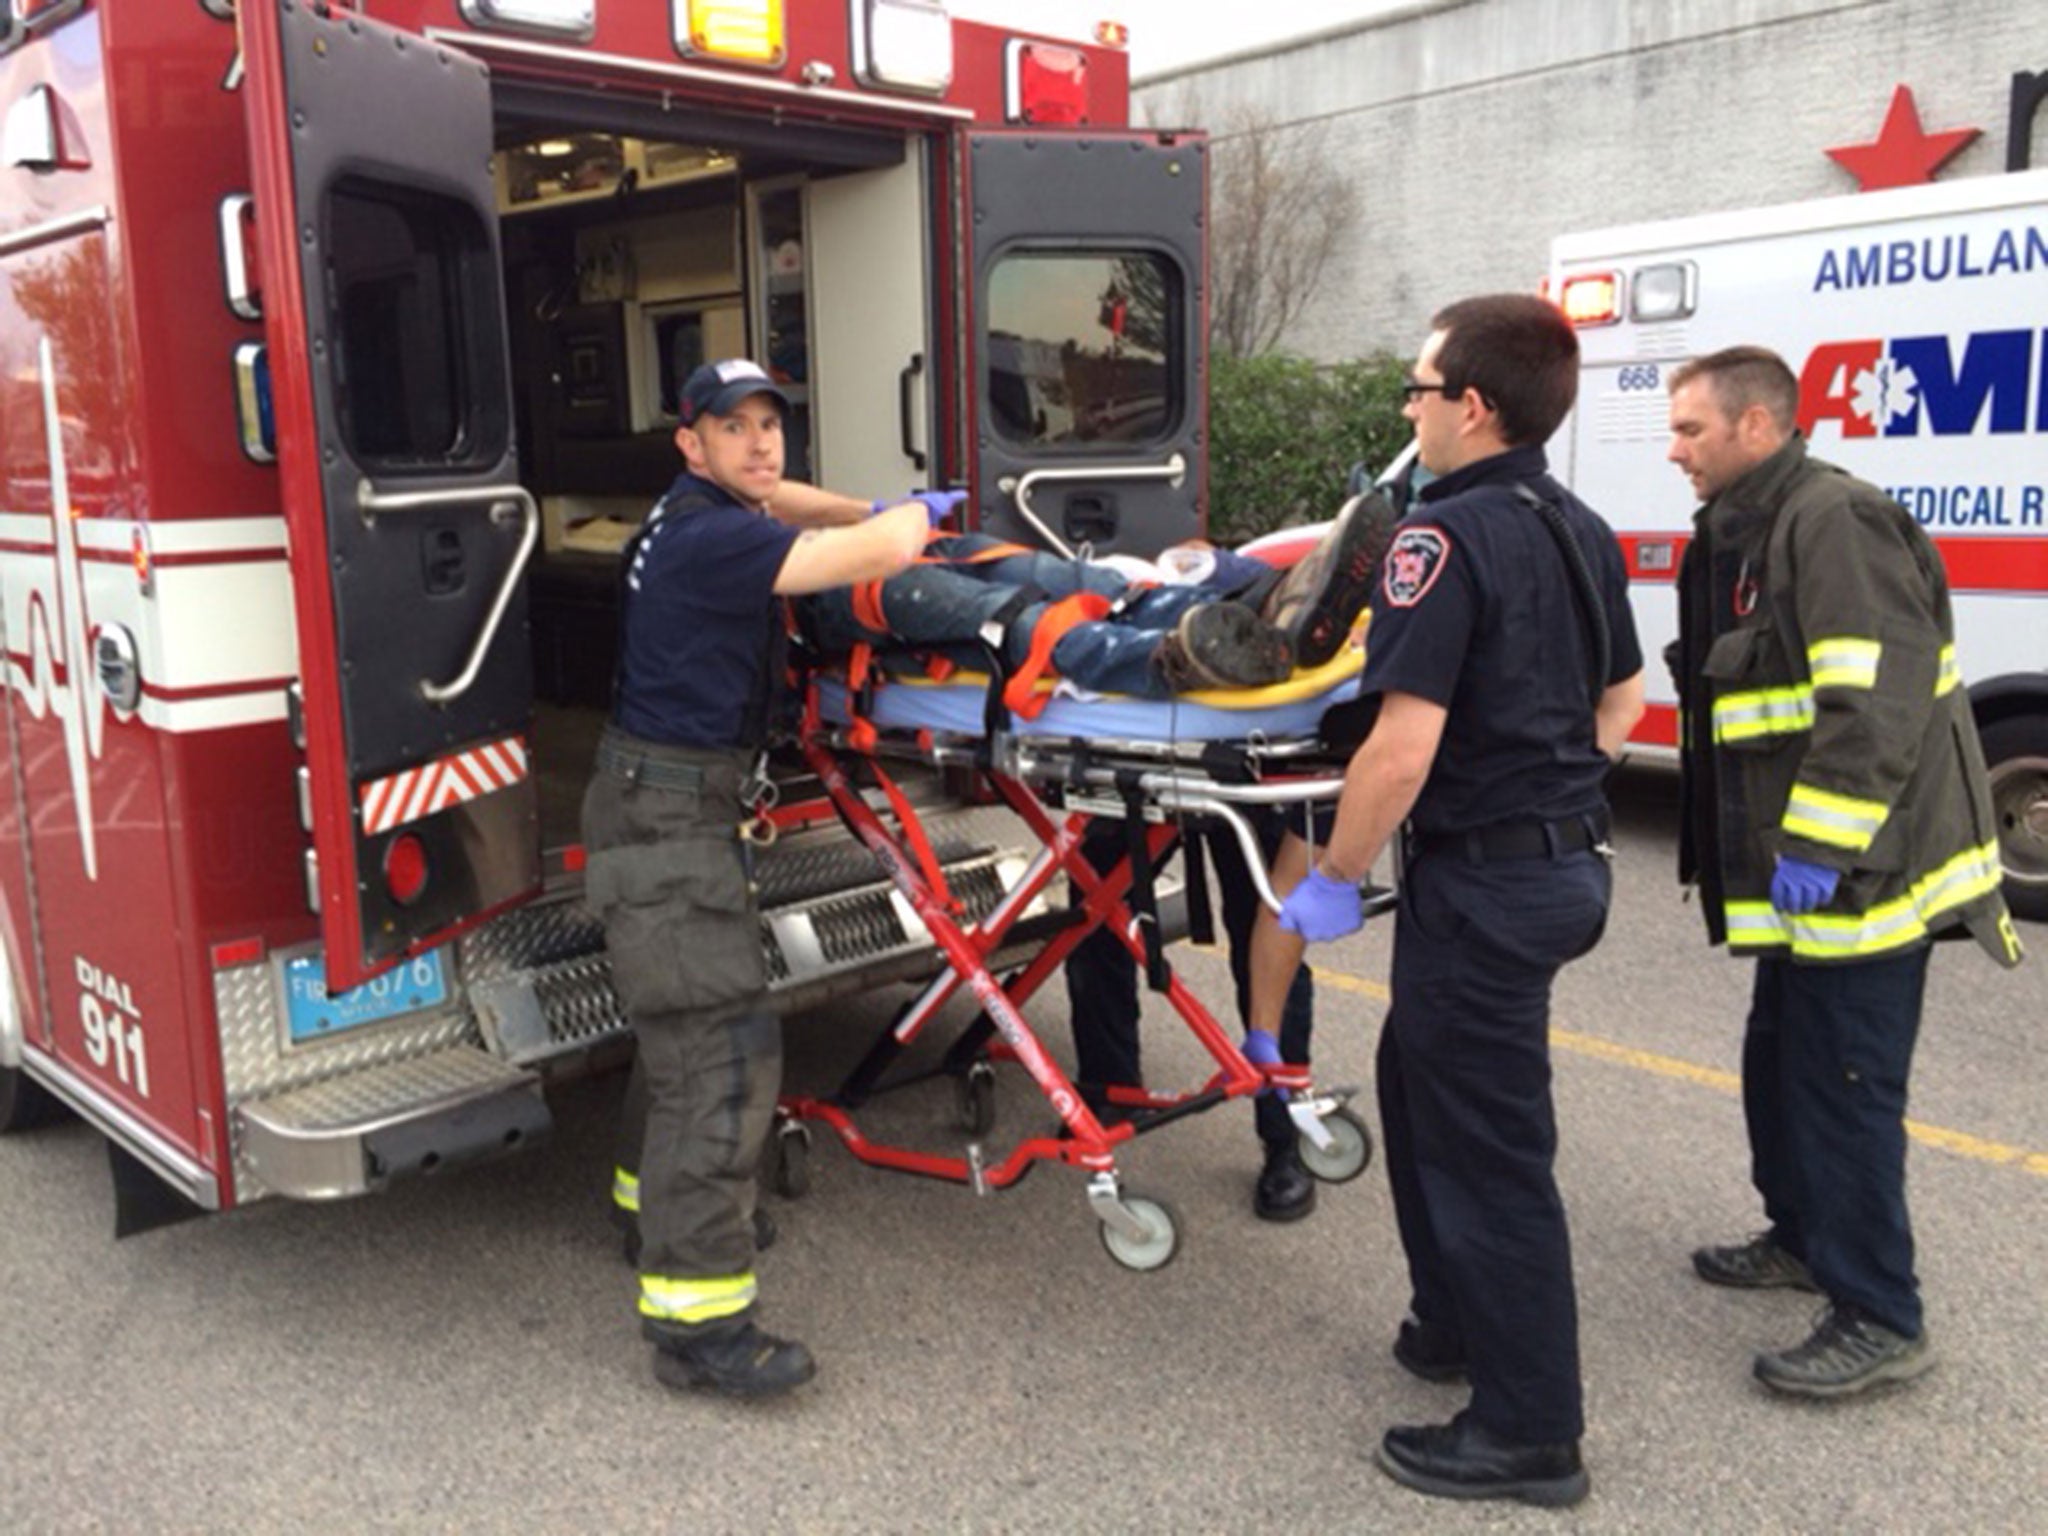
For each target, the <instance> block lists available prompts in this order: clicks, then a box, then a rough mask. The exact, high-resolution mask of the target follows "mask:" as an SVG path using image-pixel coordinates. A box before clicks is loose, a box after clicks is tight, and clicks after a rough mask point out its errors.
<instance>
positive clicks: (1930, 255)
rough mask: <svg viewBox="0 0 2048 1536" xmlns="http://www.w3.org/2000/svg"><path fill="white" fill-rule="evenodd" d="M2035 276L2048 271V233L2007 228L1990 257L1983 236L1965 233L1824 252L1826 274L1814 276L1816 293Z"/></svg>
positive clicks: (1822, 271)
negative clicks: (2030, 274)
mask: <svg viewBox="0 0 2048 1536" xmlns="http://www.w3.org/2000/svg"><path fill="white" fill-rule="evenodd" d="M2035 271H2048V234H2043V233H2042V231H2040V230H2039V229H2034V228H2031V227H2029V228H2026V229H2001V230H2000V231H1999V232H1998V235H1997V238H1995V239H1994V240H1992V241H1991V244H1990V250H1989V252H1988V253H1987V252H1986V250H1985V246H1984V242H1983V240H1982V239H1981V237H1980V238H1978V239H1977V240H1976V241H1975V242H1974V243H1973V241H1972V239H1971V236H1970V234H1969V232H1968V231H1964V232H1963V233H1962V234H1959V235H1942V236H1939V237H1936V236H1934V235H1928V236H1925V237H1923V238H1921V239H1919V240H1884V241H1878V242H1876V243H1874V244H1871V245H1851V246H1845V247H1843V248H1842V249H1841V250H1832V249H1831V250H1826V251H1822V252H1821V256H1820V269H1819V270H1818V271H1817V272H1815V273H1814V275H1813V291H1814V292H1815V293H1822V292H1826V291H1827V290H1829V289H1835V290H1840V289H1844V288H1884V287H1898V286H1900V285H1901V284H1905V283H1944V282H1947V281H1948V280H1949V279H1950V278H1965V277H1999V276H2005V275H2011V276H2017V275H2019V274H2020V273H2022V272H2035Z"/></svg>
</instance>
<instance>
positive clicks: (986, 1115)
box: [954, 1061, 996, 1136]
mask: <svg viewBox="0 0 2048 1536" xmlns="http://www.w3.org/2000/svg"><path fill="white" fill-rule="evenodd" d="M954 1093H955V1094H956V1095H957V1105H958V1108H959V1114H960V1129H961V1130H963V1131H965V1132H966V1133H967V1134H968V1135H970V1136H986V1135H987V1134H988V1133H989V1132H990V1131H991V1130H993V1129H994V1128H995V1123H996V1069H995V1068H994V1067H992V1066H990V1065H989V1064H988V1063H987V1062H985V1061H977V1062H974V1063H972V1064H970V1065H969V1066H968V1068H967V1070H966V1071H965V1072H963V1073H962V1074H961V1075H960V1077H959V1079H958V1081H957V1082H956V1084H955V1086H954Z"/></svg>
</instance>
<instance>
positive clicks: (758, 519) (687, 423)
mask: <svg viewBox="0 0 2048 1536" xmlns="http://www.w3.org/2000/svg"><path fill="white" fill-rule="evenodd" d="M787 404H788V403H787V401H786V400H785V399H784V398H783V395H782V393H781V391H780V390H778V389H777V388H776V387H775V386H774V384H773V383H772V382H771V381H770V380H769V378H768V376H767V375H766V374H765V373H763V372H762V371H761V370H760V369H759V368H758V367H756V366H755V365H754V364H752V363H749V362H743V361H732V362H724V363H715V364H707V365H706V366H705V367H703V368H700V369H698V370H697V371H696V372H694V373H693V374H691V375H690V377H689V379H688V380H687V381H686V382H685V384H684V387H683V391H682V401H681V411H680V415H681V419H682V425H681V426H680V427H679V428H678V429H677V431H676V446H677V448H678V449H679V450H680V451H681V453H682V456H683V461H684V464H685V465H686V472H685V473H684V474H682V475H681V476H680V477H678V479H677V480H676V482H675V484H674V485H673V486H672V487H671V488H670V490H669V492H668V494H667V495H666V496H665V497H664V498H663V499H662V501H661V503H660V505H659V506H657V507H656V508H655V509H654V511H653V512H652V513H650V514H649V517H648V520H647V523H646V524H645V526H644V527H643V528H642V530H641V532H640V533H639V534H638V535H637V536H636V537H635V539H634V540H633V542H632V543H631V544H630V545H629V546H628V547H627V550H626V554H625V566H624V580H623V592H622V595H621V603H622V612H621V620H620V645H619V672H618V678H617V686H616V699H615V702H614V706H613V712H612V719H611V721H610V723H609V725H608V726H607V728H606V731H605V734H604V737H603V739H602V741H601V742H600V744H599V747H598V755H597V764H596V769H595V771H594V773H593V774H592V777H591V782H590V787H589V790H588V792H587V793H586V795H585V797H584V803H583V837H584V842H585V845H586V847H587V849H588V852H589V864H588V867H587V874H586V883H585V895H586V900H587V902H588V904H589V906H590V908H591V910H592V911H593V912H594V913H595V914H596V915H597V916H598V918H599V919H600V920H601V921H602V922H603V923H604V927H605V942H606V946H607V947H608V949H609V950H610V953H611V964H612V977H613V982H614V984H615V986H616V987H617V990H618V994H619V999H620V1001H621V1003H622V1004H623V1006H624V1008H625V1011H626V1014H627V1017H628V1018H629V1019H630V1020H631V1022H632V1025H633V1030H634V1035H635V1037H636V1040H637V1043H638V1056H637V1058H636V1061H635V1069H634V1070H635V1084H634V1085H633V1086H632V1087H631V1088H630V1089H629V1091H628V1101H629V1105H631V1106H633V1107H632V1109H631V1110H630V1111H629V1115H628V1120H629V1123H630V1122H634V1121H637V1119H638V1117H639V1114H640V1113H641V1112H642V1111H644V1115H645V1129H644V1132H642V1133H640V1134H639V1136H638V1138H637V1140H638V1145H637V1146H635V1147H632V1148H629V1149H628V1150H627V1151H626V1152H625V1153H624V1154H622V1157H621V1175H620V1177H621V1180H622V1181H623V1182H624V1183H626V1184H627V1186H628V1187H627V1188H626V1189H625V1190H624V1191H622V1194H623V1196H624V1198H623V1202H622V1203H624V1204H626V1205H627V1206H628V1208H630V1209H632V1210H634V1211H635V1213H636V1214H637V1217H638V1239H639V1241H638V1261H637V1262H638V1266H639V1269H640V1298H639V1312H640V1318H641V1329H642V1332H643V1333H644V1334H645V1335H646V1336H647V1338H648V1339H650V1340H651V1341H652V1342H653V1344H654V1345H655V1374H656V1376H657V1377H658V1378H659V1379H660V1380H662V1381H663V1382H664V1383H665V1384H667V1385H670V1386H704V1387H710V1388H712V1389H714V1390H717V1391H721V1392H725V1393H729V1394H733V1395H759V1394H763V1393H770V1392H779V1391H785V1390H787V1389H789V1388H791V1387H795V1386H798V1385H800V1384H801V1383H803V1382H805V1381H807V1380H809V1379H810V1377H811V1375H812V1372H813V1369H814V1367H813V1363H812V1360H811V1356H810V1353H809V1352H808V1351H807V1350H806V1349H805V1348H804V1347H803V1346H802V1345H801V1344H798V1343H795V1342H792V1341H788V1340H783V1339H778V1338H776V1337H774V1336H772V1335H770V1334H767V1333H765V1332H763V1331H762V1330H761V1329H760V1327H759V1326H758V1325H757V1324H756V1322H755V1321H754V1315H755V1314H754V1301H755V1290H756V1282H755V1274H754V1255H755V1251H756V1246H757V1239H756V1227H755V1223H754V1219H753V1218H754V1203H755V1183H754V1172H755V1163H756V1160H757V1158H758V1156H759V1153H760V1149H761V1147H762V1145H763V1142H764V1140H765V1138H766V1136H767V1134H768V1131H769V1128H770V1123H771V1120H772V1117H773V1114H774V1108H775V1098H776V1094H777V1092H778V1091H779V1088H780V1084H781V1073H782V1043H781V1031H780V1027H779V1025H778V1023H777V1021H776V1019H775V1018H774V1016H773V1015H772V1014H771V1013H770V1012H769V1011H768V1009H767V1007H766V996H767V974H766V965H765V960H764V957H763V955H762V950H761V939H760V932H759V927H758V918H757V915H756V911H755V903H754V895H753V890H752V885H751V882H750V880H749V878H748V872H747V869H746V866H745V863H744V847H743V845H742V843H741V841H740V837H739V828H740V826H741V824H742V823H743V822H744V821H746V820H748V819H750V817H751V814H752V812H751V810H750V809H749V807H748V806H747V805H746V804H745V803H744V793H743V786H744V785H745V784H746V783H747V781H748V779H749V777H750V776H751V775H752V774H753V773H754V771H755V769H756V767H757V765H758V763H759V760H760V755H761V749H762V745H763V741H764V738H765V735H766V731H767V726H768V714H769V704H770V700H771V698H772V693H773V688H774V685H775V684H776V683H777V681H778V680H779V679H778V678H777V677H776V675H775V674H776V672H777V671H778V670H779V663H778V662H777V660H776V658H777V656H778V654H779V649H780V648H779V646H778V645H777V643H776V641H777V638H778V636H779V635H780V633H781V630H780V624H781V620H780V616H779V614H778V612H777V605H776V598H777V597H780V596H788V595H794V594H798V593H805V592H818V591H823V590H826V589H828V588H831V587H838V586H846V585H850V584H852V583H854V582H860V581H875V580H880V579H883V578H885V577H888V576H891V575H894V574H895V573H896V572H898V571H900V570H903V569H904V568H905V567H907V566H908V565H909V564H910V562H911V561H912V560H913V559H914V558H915V557H916V555H917V553H918V551H919V550H921V549H922V548H923V546H924V541H925V536H926V533H927V532H928V530H929V528H930V526H931V521H932V519H933V518H934V517H935V516H937V515H939V514H940V512H941V511H942V510H943V507H942V506H941V505H938V503H942V501H943V500H944V498H941V497H939V496H932V497H930V498H929V499H928V500H924V501H921V500H917V499H912V500H908V501H906V502H905V503H904V504H902V505H899V506H895V507H892V508H888V509H885V510H882V511H879V512H878V513H876V514H875V515H874V516H872V517H869V516H868V515H867V514H868V512H869V508H868V506H867V505H866V504H865V503H861V502H855V501H851V500H848V499H846V498H843V497H837V496H833V495H830V494H829V493H827V492H823V491H819V490H816V489H814V488H812V487H809V486H798V485H792V484H790V483H788V482H785V481H784V480H783V478H782V466H783V439H782V419H783V412H784V411H785V410H786V409H787ZM856 519H859V521H858V522H856V521H855V520H856ZM840 523H846V524H851V526H844V527H840V526H827V525H833V524H840ZM791 524H798V525H804V524H808V525H810V526H808V527H801V526H791Z"/></svg>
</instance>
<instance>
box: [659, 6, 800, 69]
mask: <svg viewBox="0 0 2048 1536" xmlns="http://www.w3.org/2000/svg"><path fill="white" fill-rule="evenodd" d="M675 45H676V52H678V53H680V54H683V55H685V56H687V57H692V58H695V57H704V58H714V59H723V60H725V61H726V62H727V63H728V64H757V65H759V66H761V67H762V68H764V69H779V68H781V67H782V61H783V60H784V59H786V58H788V57H789V29H788V26H787V24H786V22H785V19H784V16H783V0H676V8H675Z"/></svg>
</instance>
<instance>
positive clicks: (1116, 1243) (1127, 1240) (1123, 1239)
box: [1100, 1194, 1180, 1274]
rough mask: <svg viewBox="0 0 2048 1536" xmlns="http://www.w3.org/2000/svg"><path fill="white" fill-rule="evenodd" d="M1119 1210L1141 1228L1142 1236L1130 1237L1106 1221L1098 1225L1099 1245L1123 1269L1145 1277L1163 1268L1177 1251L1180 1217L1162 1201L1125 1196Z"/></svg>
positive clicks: (1139, 1196) (1171, 1260)
mask: <svg viewBox="0 0 2048 1536" xmlns="http://www.w3.org/2000/svg"><path fill="white" fill-rule="evenodd" d="M1123 1207H1124V1209H1125V1210H1127V1211H1129V1212H1130V1213H1131V1214H1132V1215H1133V1216H1135V1217H1137V1218H1138V1220H1139V1221H1141V1222H1143V1223H1144V1225H1145V1235H1144V1236H1143V1237H1132V1236H1130V1235H1129V1234H1128V1233H1126V1232H1123V1231H1121V1230H1120V1229H1118V1228H1117V1227H1115V1226H1112V1225H1111V1224H1110V1223H1109V1222H1106V1221H1105V1222H1104V1223H1103V1224H1102V1226H1101V1229H1100V1230H1101V1234H1102V1246H1103V1247H1104V1248H1106V1249H1108V1250H1109V1256H1110V1257H1111V1258H1112V1259H1115V1260H1116V1261H1117V1263H1119V1264H1121V1265H1123V1267H1124V1268H1125V1269H1134V1270H1136V1271H1138V1272H1139V1273H1140V1274H1148V1273H1150V1272H1151V1271H1152V1270H1155V1269H1164V1268H1165V1267H1166V1266H1167V1265H1168V1264H1170V1263H1172V1262H1173V1256H1174V1255H1175V1254H1177V1253H1179V1252H1180V1216H1179V1214H1178V1213H1177V1212H1176V1211H1175V1210H1174V1208H1173V1207H1172V1206H1170V1205H1168V1204H1167V1203H1166V1202H1165V1201H1164V1200H1155V1199H1153V1198H1152V1197H1151V1196H1150V1195H1132V1194H1126V1195H1125V1196H1124V1197H1123Z"/></svg>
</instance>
